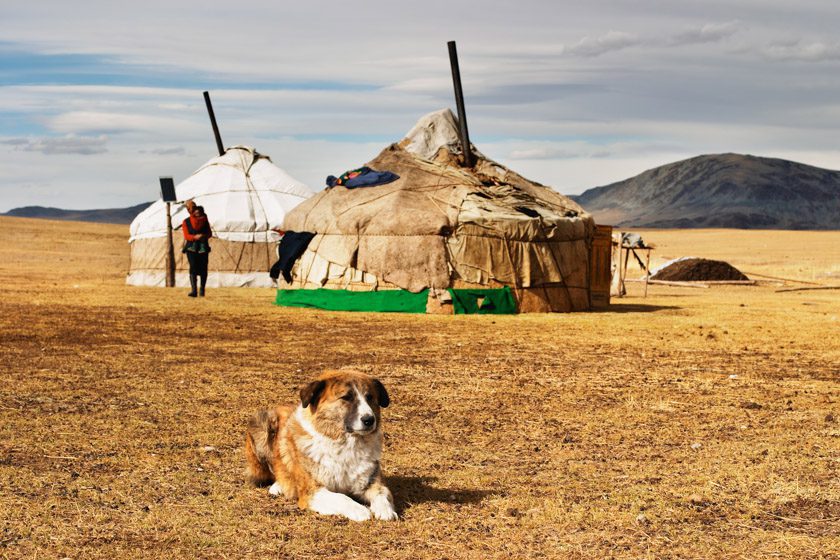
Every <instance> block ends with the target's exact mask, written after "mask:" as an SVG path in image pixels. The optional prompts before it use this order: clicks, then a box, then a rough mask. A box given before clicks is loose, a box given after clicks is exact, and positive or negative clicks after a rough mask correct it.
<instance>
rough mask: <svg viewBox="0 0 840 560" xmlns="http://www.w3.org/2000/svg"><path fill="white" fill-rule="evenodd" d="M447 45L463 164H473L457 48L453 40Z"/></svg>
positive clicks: (470, 165) (473, 158) (473, 157)
mask: <svg viewBox="0 0 840 560" xmlns="http://www.w3.org/2000/svg"><path fill="white" fill-rule="evenodd" d="M447 46H448V47H449V65H450V66H451V67H452V84H453V85H454V86H455V105H456V106H457V107H458V125H459V126H460V129H461V149H462V150H463V152H464V165H466V166H467V167H472V166H473V165H475V156H474V155H473V153H472V149H471V148H470V133H469V131H468V130H467V111H466V109H465V108H464V91H463V90H462V89H461V69H460V68H459V67H458V50H457V48H456V47H455V41H449V42H448V43H447Z"/></svg>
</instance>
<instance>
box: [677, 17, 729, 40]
mask: <svg viewBox="0 0 840 560" xmlns="http://www.w3.org/2000/svg"><path fill="white" fill-rule="evenodd" d="M738 30H739V23H738V22H737V21H728V22H724V23H707V24H705V25H703V26H702V27H697V28H693V29H688V30H686V31H683V32H682V33H677V34H675V35H673V36H672V37H671V39H670V41H669V42H670V44H672V45H693V44H702V43H716V42H718V41H722V40H724V39H728V38H730V37H732V36H733V35H735V33H737V32H738Z"/></svg>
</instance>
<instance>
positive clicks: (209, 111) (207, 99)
mask: <svg viewBox="0 0 840 560" xmlns="http://www.w3.org/2000/svg"><path fill="white" fill-rule="evenodd" d="M204 103H205V104H206V105H207V114H208V115H210V124H211V125H213V135H214V136H215V137H216V148H218V149H219V155H220V156H223V155H225V147H224V145H223V144H222V136H221V135H220V134H219V126H218V125H217V124H216V115H215V113H213V104H212V103H210V92H208V91H205V92H204Z"/></svg>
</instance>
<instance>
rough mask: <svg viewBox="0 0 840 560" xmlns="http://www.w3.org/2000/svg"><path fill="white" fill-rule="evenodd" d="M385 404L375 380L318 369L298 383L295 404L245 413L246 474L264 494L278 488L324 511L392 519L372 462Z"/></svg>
mask: <svg viewBox="0 0 840 560" xmlns="http://www.w3.org/2000/svg"><path fill="white" fill-rule="evenodd" d="M389 403H390V399H389V398H388V393H387V391H385V387H384V386H383V385H382V383H381V382H380V381H379V380H378V379H374V378H372V377H369V376H367V375H365V374H362V373H359V372H355V371H327V372H325V373H324V374H323V375H321V376H320V377H318V378H317V379H316V380H315V381H313V382H312V383H310V384H309V385H307V386H306V387H304V388H303V389H301V390H300V404H299V405H298V406H278V407H276V408H274V409H273V410H263V411H260V412H259V413H257V414H256V415H255V416H254V417H253V418H252V419H251V421H250V423H249V424H248V434H247V436H246V438H245V456H246V459H247V461H248V467H247V471H246V475H247V477H248V480H249V481H250V482H252V483H253V484H256V485H268V484H271V486H270V487H269V489H268V492H269V493H270V494H271V495H272V496H279V495H280V494H283V495H284V496H286V497H287V498H289V499H294V500H297V503H298V506H299V507H301V508H304V509H306V508H308V509H311V510H313V511H315V512H317V513H321V514H324V515H342V516H344V517H347V518H349V519H352V520H353V521H365V520H368V519H370V518H371V515H372V516H373V517H375V518H376V519H385V520H393V519H397V513H396V511H394V500H393V497H392V496H391V491H390V490H388V488H387V487H386V486H385V485H384V484H383V483H382V477H381V472H380V466H379V460H380V457H381V455H382V429H381V418H380V408H385V407H386V406H388V404H389ZM351 496H352V497H351ZM353 498H356V500H359V501H361V502H364V503H366V504H368V505H369V508H368V507H366V506H364V505H362V503H359V501H356V500H354V499H353Z"/></svg>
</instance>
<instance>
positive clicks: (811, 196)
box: [572, 154, 840, 229]
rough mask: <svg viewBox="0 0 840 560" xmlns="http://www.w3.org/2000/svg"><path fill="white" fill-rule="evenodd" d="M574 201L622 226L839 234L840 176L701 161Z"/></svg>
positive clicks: (776, 162)
mask: <svg viewBox="0 0 840 560" xmlns="http://www.w3.org/2000/svg"><path fill="white" fill-rule="evenodd" d="M572 198H574V199H575V201H576V202H578V203H579V204H580V205H581V206H583V207H584V208H585V209H586V210H587V211H588V212H590V213H591V214H593V215H594V216H595V219H596V220H597V221H598V222H599V223H603V224H612V225H616V226H628V227H658V228H743V229H840V171H831V170H828V169H820V168H818V167H812V166H810V165H804V164H801V163H796V162H792V161H787V160H782V159H771V158H762V157H756V156H749V155H740V154H718V155H704V156H698V157H695V158H691V159H687V160H684V161H678V162H676V163H671V164H668V165H663V166H662V167H657V168H655V169H650V170H648V171H645V172H644V173H641V174H640V175H637V176H636V177H633V178H631V179H627V180H624V181H621V182H618V183H613V184H611V185H607V186H604V187H596V188H594V189H589V190H587V191H586V192H584V193H583V194H581V195H578V196H576V197H572Z"/></svg>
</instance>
